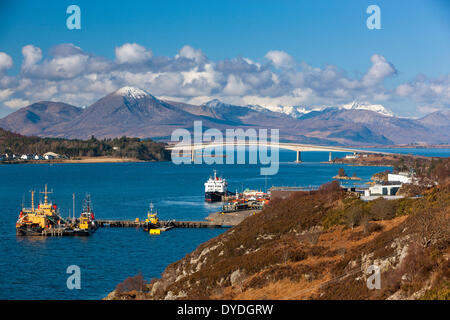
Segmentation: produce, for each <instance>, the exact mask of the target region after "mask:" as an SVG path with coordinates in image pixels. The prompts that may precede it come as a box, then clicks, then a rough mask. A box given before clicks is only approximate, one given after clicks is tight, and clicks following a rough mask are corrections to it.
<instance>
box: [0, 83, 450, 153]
mask: <svg viewBox="0 0 450 320" xmlns="http://www.w3.org/2000/svg"><path fill="white" fill-rule="evenodd" d="M291 109H292V108H291ZM291 109H289V108H281V109H280V110H278V109H277V110H275V109H274V110H269V109H267V108H264V107H261V106H252V105H248V106H238V105H232V104H226V103H223V102H221V101H219V100H217V99H215V100H211V101H209V102H206V103H204V104H202V105H192V104H186V103H182V102H175V101H165V100H160V99H158V98H156V97H154V96H153V95H151V94H150V93H148V92H146V91H144V90H142V89H139V88H135V87H123V88H120V89H119V90H117V91H115V92H112V93H110V94H108V95H107V96H105V97H103V98H101V99H99V100H98V101H96V102H95V103H94V104H92V105H91V106H89V107H87V108H85V109H81V108H77V107H74V106H71V105H68V104H65V103H61V102H39V103H34V104H32V105H30V106H27V107H25V108H22V109H20V110H18V111H16V112H14V113H12V114H10V115H9V116H7V117H5V118H3V119H0V127H3V128H5V129H7V130H11V131H14V132H18V133H21V134H27V135H38V136H42V137H44V136H47V137H61V138H81V139H87V138H89V137H91V136H92V135H94V136H95V137H99V138H106V137H107V138H113V137H120V136H132V137H139V138H154V139H155V138H156V139H162V140H170V136H171V134H172V132H173V131H174V130H175V129H177V128H186V129H188V130H192V128H193V124H194V121H196V120H201V121H202V123H203V128H204V130H206V129H207V128H217V129H219V130H224V129H226V128H243V129H248V128H254V129H258V128H268V129H269V128H273V129H279V130H280V140H282V141H294V142H298V143H314V144H326V145H386V144H409V143H428V144H439V143H448V142H450V130H448V128H450V119H449V117H448V113H446V112H444V111H442V112H441V113H439V112H438V113H435V114H430V115H428V116H426V117H424V118H422V119H406V118H399V117H395V116H393V115H392V114H391V113H390V111H389V110H387V109H385V108H384V107H383V106H378V105H374V106H372V105H368V106H365V105H358V104H352V105H348V106H344V107H339V108H333V107H330V108H325V109H320V110H312V111H311V110H308V112H306V111H305V110H303V109H299V108H297V109H295V110H294V109H292V110H291Z"/></svg>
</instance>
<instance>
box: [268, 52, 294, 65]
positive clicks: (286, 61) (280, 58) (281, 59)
mask: <svg viewBox="0 0 450 320" xmlns="http://www.w3.org/2000/svg"><path fill="white" fill-rule="evenodd" d="M265 58H266V59H268V60H269V61H270V62H271V63H272V64H273V65H274V67H276V68H292V67H294V65H295V60H294V59H293V58H292V57H291V56H290V55H288V54H287V53H286V52H284V51H280V50H271V51H269V52H267V54H266V56H265Z"/></svg>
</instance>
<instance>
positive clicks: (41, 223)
mask: <svg viewBox="0 0 450 320" xmlns="http://www.w3.org/2000/svg"><path fill="white" fill-rule="evenodd" d="M34 193H35V192H34V190H32V191H31V208H22V210H21V211H20V214H19V219H18V220H17V223H16V234H17V235H20V236H40V235H63V234H64V231H65V229H66V224H67V222H66V221H65V220H64V219H63V218H62V217H61V216H60V215H59V209H58V207H57V205H56V204H52V203H51V202H49V201H48V195H49V194H50V193H52V192H51V191H47V185H45V190H44V191H43V192H41V193H43V194H44V203H39V205H38V206H37V208H36V207H35V206H34Z"/></svg>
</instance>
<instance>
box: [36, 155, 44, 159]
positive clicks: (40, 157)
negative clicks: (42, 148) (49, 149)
mask: <svg viewBox="0 0 450 320" xmlns="http://www.w3.org/2000/svg"><path fill="white" fill-rule="evenodd" d="M42 159H44V157H42V156H41V155H40V154H36V155H34V160H42Z"/></svg>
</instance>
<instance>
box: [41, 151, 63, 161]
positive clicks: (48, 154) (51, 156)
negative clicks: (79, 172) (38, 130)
mask: <svg viewBox="0 0 450 320" xmlns="http://www.w3.org/2000/svg"><path fill="white" fill-rule="evenodd" d="M60 157H61V156H60V155H59V154H57V153H54V152H46V153H44V159H47V160H50V159H57V158H60Z"/></svg>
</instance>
